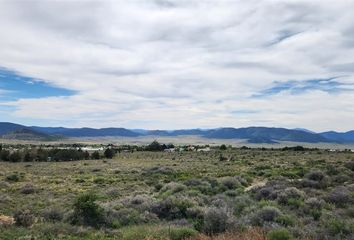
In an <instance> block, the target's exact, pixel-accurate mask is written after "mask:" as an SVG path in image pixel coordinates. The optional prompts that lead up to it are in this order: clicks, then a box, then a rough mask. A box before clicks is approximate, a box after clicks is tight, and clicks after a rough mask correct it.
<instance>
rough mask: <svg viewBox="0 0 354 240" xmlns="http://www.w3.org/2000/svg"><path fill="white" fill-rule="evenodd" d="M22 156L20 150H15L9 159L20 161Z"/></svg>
mask: <svg viewBox="0 0 354 240" xmlns="http://www.w3.org/2000/svg"><path fill="white" fill-rule="evenodd" d="M21 158H22V156H21V154H20V153H19V152H18V151H15V152H13V153H11V154H10V156H9V161H10V162H20V161H21Z"/></svg>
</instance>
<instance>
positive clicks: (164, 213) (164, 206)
mask: <svg viewBox="0 0 354 240" xmlns="http://www.w3.org/2000/svg"><path fill="white" fill-rule="evenodd" d="M193 205H194V204H193V202H191V200H189V199H187V198H177V197H174V196H170V197H168V198H166V199H164V200H162V201H160V202H157V203H154V204H153V205H152V207H151V211H152V212H153V213H155V214H156V215H157V216H158V217H159V218H164V219H169V220H173V219H179V218H185V217H186V216H187V209H188V208H190V207H193Z"/></svg>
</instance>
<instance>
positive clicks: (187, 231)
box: [169, 227, 198, 240]
mask: <svg viewBox="0 0 354 240" xmlns="http://www.w3.org/2000/svg"><path fill="white" fill-rule="evenodd" d="M197 234H198V232H197V231H196V230H194V229H193V228H188V227H181V228H171V229H170V234H169V235H170V236H169V237H170V239H171V240H185V239H190V238H192V237H194V236H196V235H197Z"/></svg>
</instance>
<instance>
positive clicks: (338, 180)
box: [332, 174, 351, 184]
mask: <svg viewBox="0 0 354 240" xmlns="http://www.w3.org/2000/svg"><path fill="white" fill-rule="evenodd" d="M350 180H351V177H349V176H348V175H345V174H339V175H336V176H334V177H333V178H332V181H333V182H334V183H337V184H341V183H345V182H348V181H350Z"/></svg>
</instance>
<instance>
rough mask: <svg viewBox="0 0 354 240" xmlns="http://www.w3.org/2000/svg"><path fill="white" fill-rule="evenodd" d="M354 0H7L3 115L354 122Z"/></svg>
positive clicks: (1, 54) (166, 121)
mask: <svg viewBox="0 0 354 240" xmlns="http://www.w3.org/2000/svg"><path fill="white" fill-rule="evenodd" d="M353 9H354V0H331V1H329V0H296V1H295V0H240V1H238V0H233V1H231V0H230V1H223V0H215V1H211V0H199V1H197V0H175V1H174V0H130V1H125V0H124V1H123V0H114V1H113V0H112V1H110V0H100V1H90V0H87V1H79V0H77V1H67V0H62V1H58V0H55V1H54V0H53V1H49V0H47V1H44V0H43V1H40V0H0V34H1V35H0V36H1V37H0V121H3V122H5V121H8V122H15V123H20V124H24V125H37V126H65V127H95V128H101V127H126V128H145V129H185V128H215V127H247V126H266V127H285V128H307V129H310V130H313V131H317V132H320V131H327V130H336V131H348V130H353V129H354V14H353Z"/></svg>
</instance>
